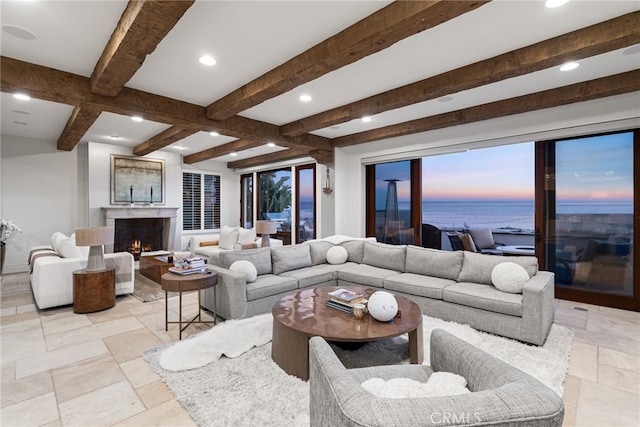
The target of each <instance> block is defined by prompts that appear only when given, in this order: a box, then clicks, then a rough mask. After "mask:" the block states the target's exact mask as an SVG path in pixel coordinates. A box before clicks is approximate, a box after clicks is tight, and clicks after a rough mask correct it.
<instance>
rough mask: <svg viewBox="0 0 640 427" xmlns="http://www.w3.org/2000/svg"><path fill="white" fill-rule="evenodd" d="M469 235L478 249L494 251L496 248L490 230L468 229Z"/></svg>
mask: <svg viewBox="0 0 640 427" xmlns="http://www.w3.org/2000/svg"><path fill="white" fill-rule="evenodd" d="M469 234H470V235H471V237H472V238H473V243H474V244H475V245H476V248H478V249H494V248H495V247H496V242H495V241H494V240H493V233H492V232H491V229H490V228H475V229H470V230H469Z"/></svg>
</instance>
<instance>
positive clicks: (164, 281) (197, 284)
mask: <svg viewBox="0 0 640 427" xmlns="http://www.w3.org/2000/svg"><path fill="white" fill-rule="evenodd" d="M160 284H161V286H162V289H163V290H164V320H165V324H164V330H165V331H168V330H169V324H170V323H177V324H178V325H179V328H180V333H179V337H180V339H182V331H184V330H185V329H187V326H189V325H190V324H192V323H213V324H214V325H215V323H216V312H215V307H216V288H215V286H216V285H217V284H218V274H217V273H214V272H212V273H209V274H201V273H194V274H189V275H185V276H182V275H180V274H175V273H165V274H163V275H162V277H161V278H160ZM211 287H213V320H202V305H201V303H200V291H201V290H202V289H207V288H211ZM190 291H198V314H197V315H196V316H195V317H194V318H193V319H191V320H190V321H189V322H186V323H187V324H186V325H184V327H183V326H182V324H183V323H185V322H183V321H182V293H183V292H190ZM169 292H178V294H179V299H180V309H179V312H180V314H179V316H180V317H179V318H178V321H177V322H173V321H172V322H170V321H169ZM196 319H198V320H197V321H196Z"/></svg>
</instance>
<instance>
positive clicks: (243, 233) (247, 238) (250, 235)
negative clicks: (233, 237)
mask: <svg viewBox="0 0 640 427" xmlns="http://www.w3.org/2000/svg"><path fill="white" fill-rule="evenodd" d="M255 242H256V229H255V228H249V229H246V228H242V227H240V229H239V230H238V243H240V244H241V245H246V244H249V243H255Z"/></svg>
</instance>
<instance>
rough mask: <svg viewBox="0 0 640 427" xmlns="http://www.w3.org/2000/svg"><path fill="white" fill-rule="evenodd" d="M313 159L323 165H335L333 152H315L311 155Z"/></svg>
mask: <svg viewBox="0 0 640 427" xmlns="http://www.w3.org/2000/svg"><path fill="white" fill-rule="evenodd" d="M309 155H310V156H311V157H313V158H314V159H315V161H316V162H318V163H320V164H323V165H332V164H333V150H331V151H327V150H313V151H311V152H310V153H309Z"/></svg>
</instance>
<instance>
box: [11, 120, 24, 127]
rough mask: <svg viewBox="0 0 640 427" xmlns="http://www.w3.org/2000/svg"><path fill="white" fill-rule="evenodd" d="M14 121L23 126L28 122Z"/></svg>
mask: <svg viewBox="0 0 640 427" xmlns="http://www.w3.org/2000/svg"><path fill="white" fill-rule="evenodd" d="M13 123H15V124H17V125H22V126H26V125H27V122H18V121H15V120H14V121H13Z"/></svg>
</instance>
